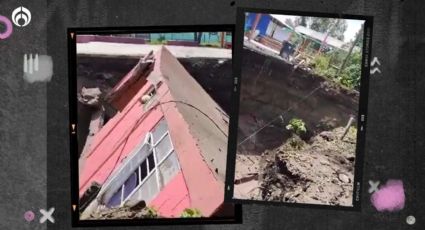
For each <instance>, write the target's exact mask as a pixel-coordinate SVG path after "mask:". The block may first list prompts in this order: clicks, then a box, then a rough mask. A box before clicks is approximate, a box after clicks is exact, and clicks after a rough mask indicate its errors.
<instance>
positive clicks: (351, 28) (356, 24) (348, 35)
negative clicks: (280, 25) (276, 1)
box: [273, 14, 364, 42]
mask: <svg viewBox="0 0 425 230" xmlns="http://www.w3.org/2000/svg"><path fill="white" fill-rule="evenodd" d="M273 17H275V18H277V19H279V20H280V21H285V20H286V19H287V18H289V19H291V20H292V21H295V19H296V18H298V16H294V15H283V14H280V15H279V14H273ZM344 20H345V21H346V22H347V29H346V30H345V32H344V42H349V41H350V40H354V39H355V36H356V33H357V31H359V30H360V28H361V26H362V24H363V23H364V20H354V19H344Z"/></svg>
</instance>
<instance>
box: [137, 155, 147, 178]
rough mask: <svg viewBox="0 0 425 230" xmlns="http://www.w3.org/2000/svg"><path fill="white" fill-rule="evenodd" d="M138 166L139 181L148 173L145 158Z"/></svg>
mask: <svg viewBox="0 0 425 230" xmlns="http://www.w3.org/2000/svg"><path fill="white" fill-rule="evenodd" d="M139 168H140V181H143V180H144V179H145V178H146V176H147V175H148V166H147V164H146V160H144V161H143V162H142V164H141V165H140V167H139Z"/></svg>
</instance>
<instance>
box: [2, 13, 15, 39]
mask: <svg viewBox="0 0 425 230" xmlns="http://www.w3.org/2000/svg"><path fill="white" fill-rule="evenodd" d="M0 23H3V24H4V25H5V26H6V31H4V32H3V33H0V39H6V38H8V37H9V36H10V35H11V34H12V30H13V26H12V22H11V21H10V20H9V19H8V18H6V17H5V16H3V15H0Z"/></svg>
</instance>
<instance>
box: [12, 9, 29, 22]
mask: <svg viewBox="0 0 425 230" xmlns="http://www.w3.org/2000/svg"><path fill="white" fill-rule="evenodd" d="M12 21H13V23H14V24H15V25H16V26H19V27H25V26H27V25H28V24H30V22H31V12H30V11H29V10H28V9H27V8H25V7H23V6H20V7H18V8H16V9H15V10H14V11H13V12H12Z"/></svg>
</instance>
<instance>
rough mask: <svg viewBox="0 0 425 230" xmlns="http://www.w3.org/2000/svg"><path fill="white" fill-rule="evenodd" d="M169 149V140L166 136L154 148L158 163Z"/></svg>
mask: <svg viewBox="0 0 425 230" xmlns="http://www.w3.org/2000/svg"><path fill="white" fill-rule="evenodd" d="M171 149H172V146H171V139H170V136H169V135H168V134H167V135H166V136H165V137H164V138H163V139H162V140H161V141H160V142H159V143H158V144H157V146H156V147H155V150H156V156H157V160H158V163H159V162H160V161H161V160H162V159H164V157H165V156H166V155H167V153H169V152H170V151H171Z"/></svg>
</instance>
